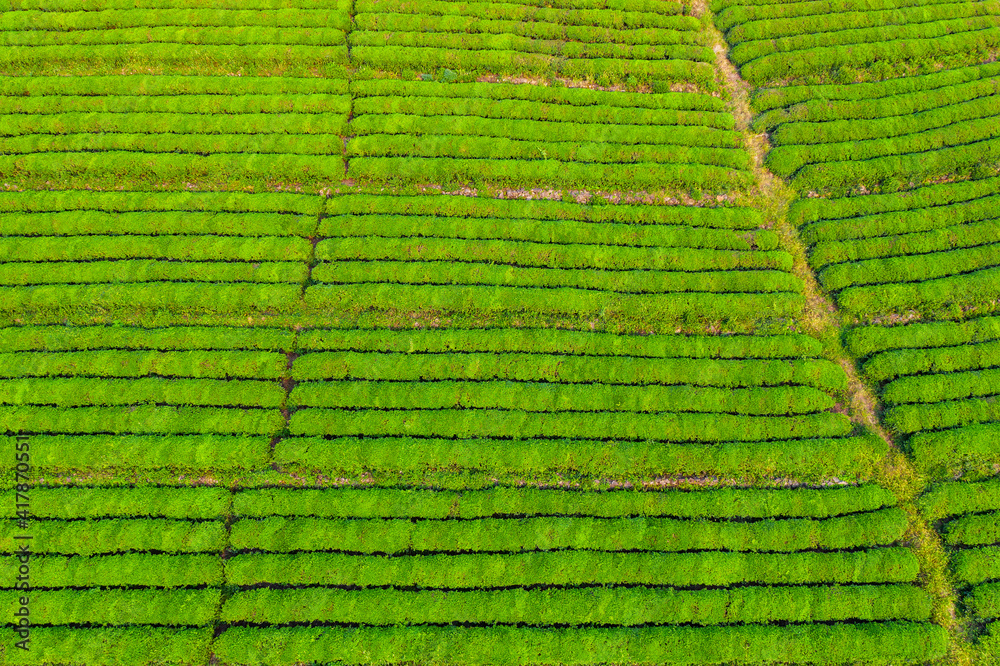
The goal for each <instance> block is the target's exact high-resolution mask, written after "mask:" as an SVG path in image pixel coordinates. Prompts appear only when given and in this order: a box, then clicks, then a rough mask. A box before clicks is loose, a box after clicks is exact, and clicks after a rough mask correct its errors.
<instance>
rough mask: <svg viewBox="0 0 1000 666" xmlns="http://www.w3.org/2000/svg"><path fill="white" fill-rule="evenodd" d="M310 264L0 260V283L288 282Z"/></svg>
mask: <svg viewBox="0 0 1000 666" xmlns="http://www.w3.org/2000/svg"><path fill="white" fill-rule="evenodd" d="M308 275H309V266H308V265H307V264H305V263H295V262H270V261H269V262H258V263H249V262H242V263H240V262H217V261H209V262H189V261H185V262H183V263H182V262H165V261H160V260H120V261H83V262H79V261H68V262H51V261H46V262H29V263H13V262H11V263H4V264H0V285H6V286H10V285H33V284H88V285H96V284H98V283H129V282H161V281H166V282H169V281H174V280H178V281H184V282H268V283H281V282H291V283H296V284H301V283H303V282H305V281H306V279H307V278H308Z"/></svg>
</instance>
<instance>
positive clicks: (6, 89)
mask: <svg viewBox="0 0 1000 666" xmlns="http://www.w3.org/2000/svg"><path fill="white" fill-rule="evenodd" d="M48 1H49V0H46V2H48ZM265 1H267V2H270V1H271V0H265ZM32 4H33V5H34V7H32V9H36V8H37V5H38V4H39V3H38V2H33V3H32ZM160 4H162V3H160ZM104 7H105V8H109V7H108V2H105V3H104ZM135 7H136V5H135V3H134V2H133V3H132V4H131V5H130V6H129V7H128V8H131V9H135ZM198 9H199V12H201V11H204V8H203V7H199V8H198ZM49 11H55V10H49ZM10 15H11V14H5V16H10ZM272 15H273V14H272ZM348 92H349V87H348V81H347V77H346V70H345V72H344V76H342V77H339V78H338V77H336V76H334V73H333V72H327V76H325V77H295V76H281V77H277V76H197V75H188V76H176V75H170V74H162V75H161V74H156V75H149V74H121V75H114V76H100V75H96V76H4V77H0V98H2V97H11V98H13V99H9V100H7V99H0V105H8V104H12V105H17V104H21V103H23V104H33V103H34V100H31V99H25V98H36V99H37V98H45V100H46V101H47V102H49V103H50V104H51V105H52V106H50V107H48V108H46V109H44V110H42V111H39V113H47V112H48V111H49V109H51V108H59V106H60V105H61V104H63V103H64V102H63V100H61V99H60V98H61V97H63V96H70V97H75V96H78V95H82V96H95V97H99V98H106V99H102V100H101V102H98V103H101V104H104V103H109V104H115V103H118V102H116V101H114V100H116V98H117V99H124V98H122V97H121V96H122V95H127V96H136V97H132V98H131V100H134V101H130V102H128V103H136V104H139V103H141V104H167V105H169V106H170V107H171V108H172V109H173V108H175V106H176V105H183V104H185V103H186V102H184V101H183V99H184V97H183V96H185V95H213V96H216V99H217V100H218V101H216V102H211V103H212V104H222V105H225V104H230V103H232V102H230V101H229V100H239V99H241V98H242V97H243V95H249V94H252V95H255V96H260V97H262V98H263V97H266V98H268V99H273V100H282V99H285V98H287V97H288V96H289V95H339V96H341V98H344V99H349V97H347V95H348ZM159 96H164V97H167V98H170V99H169V101H164V102H153V101H152V100H150V101H148V102H139V100H148V99H149V98H150V97H159ZM19 98H20V99H19ZM315 99H317V100H321V99H322V98H321V97H316V98H315ZM205 101H206V103H209V102H208V100H205ZM121 103H126V102H121ZM4 108H7V107H6V106H4ZM256 196H261V195H256ZM271 196H276V195H273V194H272V195H271ZM277 196H281V195H277Z"/></svg>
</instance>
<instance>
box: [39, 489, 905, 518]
mask: <svg viewBox="0 0 1000 666" xmlns="http://www.w3.org/2000/svg"><path fill="white" fill-rule="evenodd" d="M34 492H35V493H36V494H37V492H38V491H34ZM180 493H181V494H179V495H178V497H189V496H192V495H193V494H192V493H190V492H189V491H180ZM184 493H187V494H186V495H185V494H184ZM33 501H34V498H33ZM43 501H44V499H43ZM895 503H896V498H895V497H894V496H893V494H892V493H891V492H890V491H888V490H886V489H884V488H882V487H880V486H877V485H875V484H868V485H864V486H844V487H834V488H823V489H812V488H796V489H794V490H786V489H745V488H718V489H711V490H700V491H698V492H696V493H679V492H673V491H646V492H638V491H627V490H613V491H605V492H586V491H577V492H574V491H567V490H561V489H559V490H557V489H536V488H504V487H498V488H489V489H486V490H468V491H435V492H431V493H428V492H426V491H422V490H403V489H394V488H338V489H323V490H319V489H301V490H298V489H296V490H285V489H274V488H266V489H252V490H245V491H242V492H239V493H237V494H236V495H235V496H234V498H233V513H234V514H236V515H241V516H256V517H263V516H274V515H280V516H321V517H327V518H332V517H344V518H347V517H358V518H410V517H416V518H439V519H443V518H466V519H468V518H486V517H490V516H500V515H525V516H530V515H558V514H566V515H574V516H602V517H607V518H612V517H621V516H673V517H683V518H719V517H737V516H739V517H745V518H768V517H776V516H787V517H814V518H825V517H830V516H838V515H843V514H847V513H855V512H859V511H872V510H875V509H880V508H882V507H885V506H892V505H894V504H895ZM144 515H145V514H144Z"/></svg>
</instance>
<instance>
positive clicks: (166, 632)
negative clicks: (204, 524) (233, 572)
mask: <svg viewBox="0 0 1000 666" xmlns="http://www.w3.org/2000/svg"><path fill="white" fill-rule="evenodd" d="M34 4H37V3H34ZM212 633H213V630H212V628H211V627H205V628H201V629H169V628H165V627H127V628H126V627H122V628H93V629H91V628H82V627H81V628H77V627H32V629H31V644H30V645H31V649H29V650H21V649H18V648H16V647H15V645H14V644H15V643H16V642H17V641H19V640H20V638H18V635H17V634H16V633H14V632H13V631H6V632H4V636H3V639H2V641H0V651H2V654H3V658H4V662H5V663H7V664H20V665H23V666H47V665H48V664H56V663H66V660H67V658H68V657H67V655H72V659H73V660H74V661H73V662H71V663H75V664H87V665H88V666H136V665H140V664H143V665H144V664H149V665H150V666H153V665H156V666H160V665H161V664H171V665H174V664H177V665H178V666H179V665H181V664H192V663H206V662H207V661H208V650H209V643H210V642H211V641H212Z"/></svg>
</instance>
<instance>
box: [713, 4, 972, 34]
mask: <svg viewBox="0 0 1000 666" xmlns="http://www.w3.org/2000/svg"><path fill="white" fill-rule="evenodd" d="M952 1H953V0H812V1H807V2H794V3H792V2H783V1H782V0H757V1H755V2H754V3H753V4H746V3H745V0H711V2H710V3H709V6H710V7H711V8H712V11H713V12H714V13H715V15H716V17H715V20H716V24H717V25H718V26H719V30H722V31H728V30H730V29H732V28H734V27H736V26H739V25H740V24H742V23H751V22H756V21H761V22H765V25H766V23H771V22H773V21H774V19H784V18H794V17H797V16H811V15H815V14H839V13H842V12H860V11H879V10H886V9H898V8H899V7H906V6H909V5H915V6H925V5H933V4H936V3H951V2H952Z"/></svg>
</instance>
